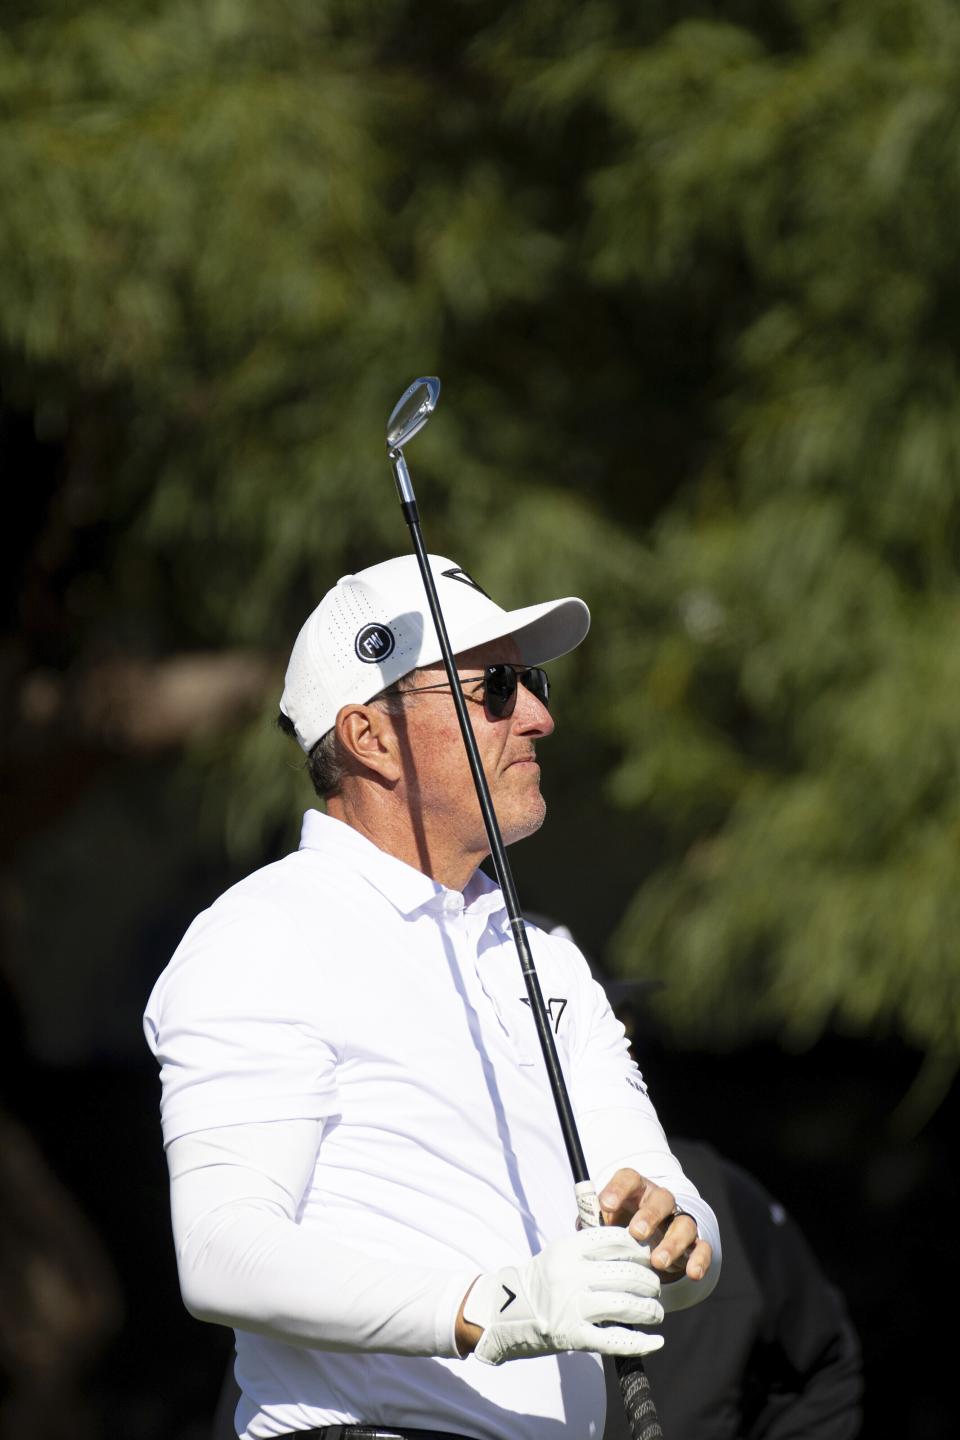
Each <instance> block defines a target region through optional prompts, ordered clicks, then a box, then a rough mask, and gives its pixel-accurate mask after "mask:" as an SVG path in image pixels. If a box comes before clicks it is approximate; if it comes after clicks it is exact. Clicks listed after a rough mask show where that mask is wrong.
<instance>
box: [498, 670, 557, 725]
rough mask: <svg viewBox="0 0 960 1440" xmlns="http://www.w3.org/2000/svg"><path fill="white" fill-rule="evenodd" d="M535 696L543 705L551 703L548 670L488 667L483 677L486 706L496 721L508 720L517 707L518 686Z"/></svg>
mask: <svg viewBox="0 0 960 1440" xmlns="http://www.w3.org/2000/svg"><path fill="white" fill-rule="evenodd" d="M518 683H519V684H521V685H523V686H524V687H525V688H526V689H527V690H529V691H530V694H531V695H535V696H536V697H537V699H538V700H539V701H540V704H541V705H549V703H550V681H549V680H548V679H547V672H546V670H541V669H539V667H537V668H534V669H531V670H519V671H518V670H515V669H514V668H513V666H512V665H488V666H487V668H486V671H485V672H484V677H483V694H484V700H485V701H486V706H487V709H488V711H489V712H490V714H491V715H492V716H493V718H494V719H495V720H507V719H509V717H510V716H511V715H512V714H513V712H514V710H515V709H516V706H517V684H518Z"/></svg>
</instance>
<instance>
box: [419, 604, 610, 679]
mask: <svg viewBox="0 0 960 1440" xmlns="http://www.w3.org/2000/svg"><path fill="white" fill-rule="evenodd" d="M431 628H432V627H431ZM589 629H590V611H589V610H588V609H587V606H586V605H585V604H584V602H583V601H582V600H578V599H577V597H576V596H574V595H568V596H567V597H566V598H565V599H563V600H547V601H545V602H544V603H543V604H542V605H526V606H524V607H523V609H522V610H505V611H504V612H503V614H502V615H499V616H496V617H493V616H491V617H490V618H489V619H485V620H484V621H482V622H481V623H479V624H476V625H473V626H466V627H464V628H463V629H461V630H459V631H458V632H457V633H456V634H451V635H450V644H451V646H452V648H453V652H454V654H457V655H459V654H462V653H463V651H464V650H473V649H474V648H475V647H476V646H477V645H486V644H487V643H488V642H489V641H491V640H502V639H504V637H505V636H507V635H510V636H512V638H513V639H514V640H516V642H517V645H518V646H519V648H520V658H521V659H522V661H523V663H524V664H525V665H543V664H545V663H546V662H547V661H548V660H557V659H558V658H559V657H560V656H561V655H567V654H568V653H569V652H570V651H571V650H575V649H576V648H577V646H578V645H579V644H580V642H581V640H583V639H584V637H585V636H586V634H587V631H588V630H589ZM439 659H440V646H439V642H438V643H437V650H436V654H435V655H434V654H432V653H431V652H430V651H429V650H428V649H427V647H424V651H423V652H422V653H421V655H420V657H419V659H418V661H417V663H418V665H433V664H435V663H436V661H437V660H439Z"/></svg>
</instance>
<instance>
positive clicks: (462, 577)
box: [440, 565, 490, 600]
mask: <svg viewBox="0 0 960 1440" xmlns="http://www.w3.org/2000/svg"><path fill="white" fill-rule="evenodd" d="M440 574H441V575H444V576H445V577H446V578H447V579H448V580H459V581H460V583H461V585H469V586H470V589H471V590H479V591H480V594H481V595H487V592H486V590H484V588H483V586H482V585H478V584H477V582H476V580H474V578H473V576H472V575H468V574H467V572H466V570H461V569H460V566H459V565H455V566H454V568H453V569H452V570H441V571H440ZM487 599H488V600H489V599H490V596H489V595H487Z"/></svg>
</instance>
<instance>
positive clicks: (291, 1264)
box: [145, 556, 718, 1440]
mask: <svg viewBox="0 0 960 1440" xmlns="http://www.w3.org/2000/svg"><path fill="white" fill-rule="evenodd" d="M430 564H431V569H432V573H433V575H434V578H435V580H436V584H437V588H438V593H439V596H440V601H441V605H442V608H443V613H444V616H445V618H446V623H447V627H448V630H449V633H450V639H451V644H452V647H453V650H454V653H455V655H456V659H457V667H458V674H459V677H460V684H461V686H462V687H463V692H464V694H465V696H466V698H467V700H468V701H470V702H472V703H471V704H470V706H469V709H470V715H471V719H472V723H473V728H474V734H475V736H476V741H477V746H478V749H479V753H480V756H481V758H482V761H483V765H484V769H485V772H486V775H487V777H488V780H489V785H490V790H491V794H492V799H493V803H494V806H495V808H496V812H497V816H498V819H499V823H500V826H501V829H502V831H503V836H504V840H505V842H506V843H507V844H510V843H512V842H513V841H516V840H520V839H522V838H523V837H524V836H527V835H530V834H532V833H533V832H534V831H535V830H537V829H538V828H539V826H540V825H541V824H542V822H543V818H544V809H545V807H544V801H543V798H542V796H541V793H540V768H539V764H538V759H537V743H538V741H540V740H544V739H546V738H547V737H548V736H549V735H550V733H551V732H552V730H553V721H552V719H551V717H550V712H549V709H548V700H549V687H548V681H547V677H546V674H545V672H544V671H543V669H542V668H540V667H541V665H542V663H543V662H545V661H547V660H549V659H551V658H552V657H555V656H557V655H562V654H564V653H565V652H567V651H569V650H572V649H573V648H574V647H575V646H576V645H578V644H579V643H580V641H581V640H582V639H583V637H584V636H585V634H586V632H587V628H588V626H589V614H588V612H587V608H586V606H585V605H584V604H583V602H582V601H580V600H577V599H564V600H556V601H552V602H547V603H543V604H538V605H532V606H529V607H527V608H524V609H520V610H515V611H512V612H510V611H504V610H503V609H501V608H500V607H499V606H498V605H496V604H495V603H494V602H493V601H492V600H491V599H490V598H489V597H488V596H487V595H486V594H485V592H484V591H483V590H481V589H480V587H479V586H478V585H477V584H476V583H475V582H474V581H473V580H472V579H471V577H470V576H469V575H467V574H466V573H465V572H464V571H463V570H462V569H460V567H459V566H457V565H455V564H454V563H453V562H452V561H450V560H447V559H443V558H441V557H437V556H432V557H430ZM439 662H440V647H439V642H438V640H437V636H436V632H435V630H434V627H433V624H432V621H431V619H430V616H429V612H428V610H427V607H426V604H425V598H424V592H423V588H422V584H421V579H420V576H419V573H418V570H417V565H416V561H415V559H414V557H413V556H405V557H402V558H400V559H396V560H389V561H386V562H384V563H383V564H380V565H375V566H372V567H371V568H370V569H367V570H364V571H362V572H360V573H359V574H357V575H351V576H346V577H345V578H344V579H342V580H340V581H339V583H338V584H337V585H336V586H335V587H334V588H333V589H332V590H330V591H329V592H328V594H327V595H326V596H325V597H324V598H323V600H322V601H321V603H320V604H319V606H318V607H317V608H316V610H314V612H313V613H312V614H311V615H310V617H309V618H308V620H307V621H306V624H305V625H304V627H303V629H302V630H301V632H300V634H299V636H298V638H297V640H296V643H295V645H294V647H293V652H292V654H291V657H290V663H289V666H288V669H287V675H286V683H285V687H284V691H283V696H282V699H281V721H282V724H283V726H284V728H287V729H288V730H289V731H290V732H291V733H292V734H293V735H295V737H296V739H297V741H298V742H299V744H300V746H301V747H302V749H303V750H304V751H305V752H306V754H307V756H308V757H309V759H308V765H309V769H310V774H311V777H312V779H313V782H314V785H315V788H316V789H317V791H318V793H319V795H320V796H321V798H322V799H323V800H324V802H325V808H326V813H325V814H321V813H319V812H317V811H315V810H311V811H308V812H307V814H306V817H305V819H304V824H303V832H302V838H301V842H300V848H299V849H298V850H297V851H296V853H294V854H292V855H289V856H287V857H286V858H284V859H283V860H281V861H279V862H277V863H275V864H273V865H268V866H266V867H265V868H263V869H261V870H258V871H256V872H255V873H254V874H253V875H251V876H249V877H248V878H247V879H245V880H243V881H241V882H240V883H239V884H238V885H236V886H234V887H233V888H232V889H231V890H228V891H227V892H226V894H224V895H222V896H221V897H220V898H219V899H218V900H217V901H216V903H215V904H213V905H212V906H211V907H210V909H208V910H206V911H205V912H203V914H201V915H200V916H198V918H197V919H196V920H195V921H194V923H193V924H192V925H191V927H190V929H189V930H188V931H187V934H186V936H185V937H184V939H183V941H182V943H181V944H180V946H179V948H178V949H177V951H176V953H175V955H174V956H173V958H172V960H171V961H170V964H169V965H168V967H167V969H166V970H165V971H164V973H163V974H162V975H161V977H160V979H159V980H158V982H157V984H156V986H155V988H154V991H153V994H152V996H151V998H150V1001H149V1004H148V1007H147V1012H146V1016H145V1030H146V1034H147V1038H148V1041H149V1044H150V1046H151V1048H152V1049H153V1051H154V1053H155V1055H156V1057H157V1059H158V1061H159V1063H160V1065H161V1072H162V1092H163V1093H162V1105H161V1113H162V1121H163V1133H164V1143H165V1146H166V1152H167V1159H168V1164H169V1170H170V1182H171V1205H172V1215H173V1231H174V1241H175V1246H176V1254H177V1263H178V1267H179V1274H180V1283H181V1289H182V1293H183V1297H184V1301H185V1303H186V1305H187V1308H188V1309H189V1310H190V1311H191V1313H192V1314H194V1315H195V1316H197V1317H198V1318H199V1319H202V1320H208V1321H213V1322H215V1323H218V1324H222V1325H227V1326H232V1327H233V1328H234V1330H235V1332H236V1350H237V1359H236V1375H237V1380H238V1383H239V1387H240V1391H241V1399H240V1402H239V1405H238V1408H237V1411H236V1417H235V1426H236V1431H237V1434H238V1435H239V1436H241V1437H243V1440H254V1437H266V1436H281V1435H296V1436H298V1437H303V1436H304V1435H306V1436H325V1437H328V1440H351V1437H357V1440H359V1437H361V1436H363V1437H367V1436H370V1435H371V1434H374V1435H376V1434H386V1435H394V1436H395V1435H400V1436H404V1437H412V1440H420V1437H423V1436H434V1437H436V1436H441V1437H444V1436H445V1437H451V1436H454V1437H458V1436H459V1437H470V1440H560V1437H572V1440H598V1437H600V1436H601V1435H602V1433H603V1427H604V1415H605V1387H604V1378H603V1369H602V1362H601V1359H600V1356H601V1355H604V1354H606V1355H615V1356H618V1355H620V1356H626V1355H637V1354H645V1353H647V1352H649V1351H650V1350H653V1349H656V1348H658V1347H659V1345H660V1344H662V1339H661V1337H660V1336H659V1335H658V1334H657V1326H658V1324H659V1323H660V1321H661V1320H662V1318H663V1313H664V1310H673V1309H680V1308H683V1307H684V1306H687V1305H690V1304H693V1303H695V1302H696V1301H697V1300H700V1299H702V1298H704V1297H705V1296H706V1295H707V1294H708V1293H709V1291H710V1289H711V1288H712V1286H713V1284H714V1282H715V1279H716V1275H717V1258H716V1257H717V1246H718V1236H717V1231H716V1222H715V1219H714V1216H713V1212H712V1211H711V1209H710V1207H709V1206H708V1205H707V1204H706V1203H705V1202H704V1201H703V1200H702V1199H701V1198H700V1196H699V1195H698V1193H697V1190H696V1188H695V1187H694V1186H693V1185H692V1184H691V1183H690V1182H689V1181H688V1180H687V1179H686V1178H685V1176H684V1175H683V1172H682V1170H681V1169H680V1166H679V1165H678V1163H677V1162H676V1160H675V1159H674V1158H673V1156H672V1155H671V1154H670V1151H669V1147H668V1145H667V1142H666V1140H665V1138H664V1135H663V1131H662V1129H661V1127H660V1124H659V1122H658V1120H657V1117H656V1114H655V1112H654V1109H653V1106H652V1105H651V1102H650V1100H649V1098H648V1096H647V1092H646V1087H645V1085H644V1083H643V1080H642V1078H641V1076H640V1073H639V1071H638V1070H637V1067H636V1065H635V1064H634V1062H633V1061H632V1060H631V1059H630V1057H629V1055H628V1052H627V1042H626V1040H625V1038H624V1033H623V1028H622V1026H621V1025H620V1024H619V1022H618V1021H617V1020H616V1019H615V1018H614V1016H613V1015H612V1013H611V1011H610V1009H609V1006H608V1004H607V1002H606V1000H605V998H604V995H603V992H602V991H601V990H600V988H599V987H598V986H597V985H596V984H595V983H594V982H593V980H592V978H591V975H590V971H589V969H588V967H587V964H586V962H585V961H584V959H583V957H582V956H581V955H580V953H579V951H578V950H577V949H576V947H575V946H574V945H573V944H572V943H570V942H569V941H566V940H563V939H558V938H555V937H551V936H549V935H547V934H546V933H545V932H543V931H541V930H538V929H536V928H533V929H531V931H530V941H531V948H532V951H533V954H534V957H535V961H536V964H537V969H538V973H539V976H540V983H541V987H542V989H543V993H544V997H545V1001H546V1004H547V1007H548V1009H549V1014H550V1019H551V1023H552V1025H553V1028H554V1032H555V1037H556V1044H557V1047H558V1051H559V1056H560V1062H561V1065H562V1068H563V1070H564V1073H565V1076H566V1080H567V1084H568V1087H569V1091H570V1096H571V1100H572V1103H573V1107H574V1110H575V1113H576V1117H577V1122H578V1126H579V1128H580V1134H581V1139H582V1142H583V1146H584V1151H585V1154H586V1158H587V1162H588V1165H589V1168H590V1173H591V1176H592V1178H593V1179H594V1180H595V1181H596V1183H597V1185H598V1187H599V1189H600V1199H601V1205H602V1206H603V1209H604V1211H605V1214H606V1216H607V1218H608V1220H610V1221H611V1222H612V1224H611V1225H609V1226H608V1227H605V1228H602V1229H579V1230H578V1229H577V1227H576V1205H575V1201H574V1196H573V1187H572V1183H571V1179H570V1172H569V1166H568V1161H567V1157H566V1153H565V1149H564V1146H563V1142H562V1139H561V1135H560V1130H559V1126H558V1124H557V1119H556V1114H555V1111H554V1107H553V1103H552V1098H551V1092H550V1087H549V1083H548V1077H547V1075H546V1071H545V1066H544V1064H543V1060H542V1057H541V1055H540V1052H539V1046H538V1040H537V1035H536V1031H535V1026H534V1022H533V1017H532V1015H531V1012H530V1008H529V1005H528V1004H527V1003H526V997H525V995H524V984H523V977H522V975H521V973H520V969H519V966H518V963H517V956H516V950H515V947H514V944H513V941H512V938H511V934H510V929H509V925H508V922H507V916H506V911H505V908H504V902H503V898H502V895H501V893H500V891H499V889H498V888H497V887H496V886H495V885H494V884H493V883H492V882H491V881H490V880H489V879H488V878H487V877H486V876H485V875H484V874H483V872H482V871H481V870H480V869H479V868H478V867H479V865H480V863H481V861H482V860H483V859H484V858H485V856H486V855H487V852H488V844H487V837H486V831H485V828H484V825H483V821H482V817H481V813H480V808H479V804H478V801H477V796H476V792H475V789H474V784H473V780H472V777H471V774H470V770H469V766H468V763H467V758H466V754H465V751H464V747H463V744H462V740H461V736H460V733H459V729H458V725H457V717H456V713H455V709H454V705H453V702H452V700H451V695H450V687H449V684H448V683H447V678H446V674H445V671H444V670H443V668H442V666H441V665H440V663H439ZM585 879H586V883H589V877H585Z"/></svg>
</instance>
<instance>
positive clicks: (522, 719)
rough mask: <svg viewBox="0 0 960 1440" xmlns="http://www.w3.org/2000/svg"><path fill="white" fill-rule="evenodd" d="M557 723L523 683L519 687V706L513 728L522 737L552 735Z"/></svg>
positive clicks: (541, 702) (514, 716)
mask: <svg viewBox="0 0 960 1440" xmlns="http://www.w3.org/2000/svg"><path fill="white" fill-rule="evenodd" d="M554 727H555V721H554V718H553V716H552V715H551V714H550V711H549V710H548V709H547V707H546V705H544V703H543V701H542V700H538V699H537V697H536V695H534V693H533V691H532V690H528V689H527V687H526V685H524V684H523V683H522V682H521V683H520V684H518V686H517V704H516V708H515V710H514V712H513V728H514V730H515V731H516V732H517V733H518V734H521V735H552V734H553V731H554Z"/></svg>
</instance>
